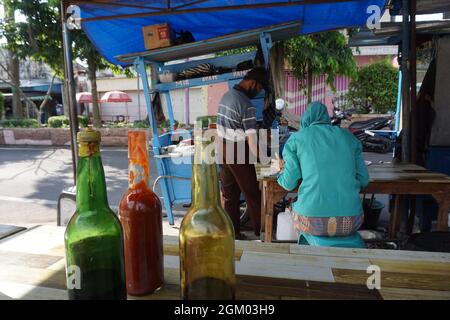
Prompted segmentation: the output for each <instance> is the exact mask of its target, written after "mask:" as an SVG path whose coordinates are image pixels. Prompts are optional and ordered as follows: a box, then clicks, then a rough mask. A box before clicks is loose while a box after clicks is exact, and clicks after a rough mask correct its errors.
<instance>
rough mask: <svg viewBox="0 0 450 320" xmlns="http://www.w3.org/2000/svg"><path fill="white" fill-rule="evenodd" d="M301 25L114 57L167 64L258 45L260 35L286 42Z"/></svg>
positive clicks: (254, 30) (279, 27)
mask: <svg viewBox="0 0 450 320" xmlns="http://www.w3.org/2000/svg"><path fill="white" fill-rule="evenodd" d="M301 25H302V23H301V22H289V23H284V24H280V25H276V26H271V27H264V28H258V29H253V30H249V31H244V32H238V33H232V34H228V35H225V36H221V37H217V38H212V39H207V40H202V41H197V42H193V43H187V44H182V45H178V46H172V47H167V48H161V49H155V50H150V51H144V52H139V53H134V54H126V55H121V56H118V57H116V58H117V59H118V60H120V61H123V62H126V63H132V62H134V61H135V59H136V58H137V57H143V58H144V59H146V60H147V61H151V62H161V63H162V62H167V61H174V60H179V59H184V58H188V57H196V56H201V55H203V54H208V53H214V52H220V51H224V50H230V49H236V48H242V47H245V46H251V45H258V44H259V43H260V39H261V38H260V36H261V33H266V34H270V35H271V39H272V41H280V40H286V39H289V38H292V37H294V36H295V35H297V34H298V32H299V30H300V28H301Z"/></svg>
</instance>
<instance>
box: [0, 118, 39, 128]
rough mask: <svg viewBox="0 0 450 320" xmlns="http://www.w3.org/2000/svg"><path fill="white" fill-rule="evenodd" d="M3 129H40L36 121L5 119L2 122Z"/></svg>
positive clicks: (0, 124) (0, 125) (0, 123)
mask: <svg viewBox="0 0 450 320" xmlns="http://www.w3.org/2000/svg"><path fill="white" fill-rule="evenodd" d="M0 127H2V128H39V123H38V121H37V120H36V119H5V120H0Z"/></svg>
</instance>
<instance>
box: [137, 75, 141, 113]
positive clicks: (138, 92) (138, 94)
mask: <svg viewBox="0 0 450 320" xmlns="http://www.w3.org/2000/svg"><path fill="white" fill-rule="evenodd" d="M140 82H141V79H140V74H139V72H137V98H138V112H139V121H140V120H142V117H141V83H140Z"/></svg>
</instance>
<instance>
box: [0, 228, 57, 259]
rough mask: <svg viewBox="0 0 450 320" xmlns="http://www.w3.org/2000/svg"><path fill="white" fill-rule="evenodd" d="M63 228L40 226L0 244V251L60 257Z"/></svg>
mask: <svg viewBox="0 0 450 320" xmlns="http://www.w3.org/2000/svg"><path fill="white" fill-rule="evenodd" d="M63 243H64V228H58V227H52V226H40V227H38V228H35V229H32V230H30V231H27V232H24V233H22V234H20V236H17V237H10V238H6V239H4V240H3V241H1V242H0V250H3V251H14V252H22V253H33V254H46V255H57V256H60V248H61V245H62V244H63Z"/></svg>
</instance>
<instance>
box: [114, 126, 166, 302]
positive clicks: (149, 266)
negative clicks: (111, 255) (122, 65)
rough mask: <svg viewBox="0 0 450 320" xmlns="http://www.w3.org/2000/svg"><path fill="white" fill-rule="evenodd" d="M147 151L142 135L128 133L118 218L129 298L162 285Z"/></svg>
mask: <svg viewBox="0 0 450 320" xmlns="http://www.w3.org/2000/svg"><path fill="white" fill-rule="evenodd" d="M147 148H148V143H147V138H146V135H145V132H143V131H130V132H129V133H128V163H129V172H130V175H129V188H128V190H127V192H126V193H125V195H124V196H123V198H122V200H121V201H120V205H119V219H120V221H121V223H122V227H123V230H124V238H125V242H124V244H125V269H126V283H127V292H128V294H130V295H145V294H148V293H152V292H154V291H155V290H157V289H158V288H160V287H161V286H162V284H163V282H164V259H163V233H162V211H161V202H160V200H159V198H158V196H157V195H156V194H155V193H154V192H153V191H152V190H150V188H149V186H148V178H149V168H148V152H147Z"/></svg>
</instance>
